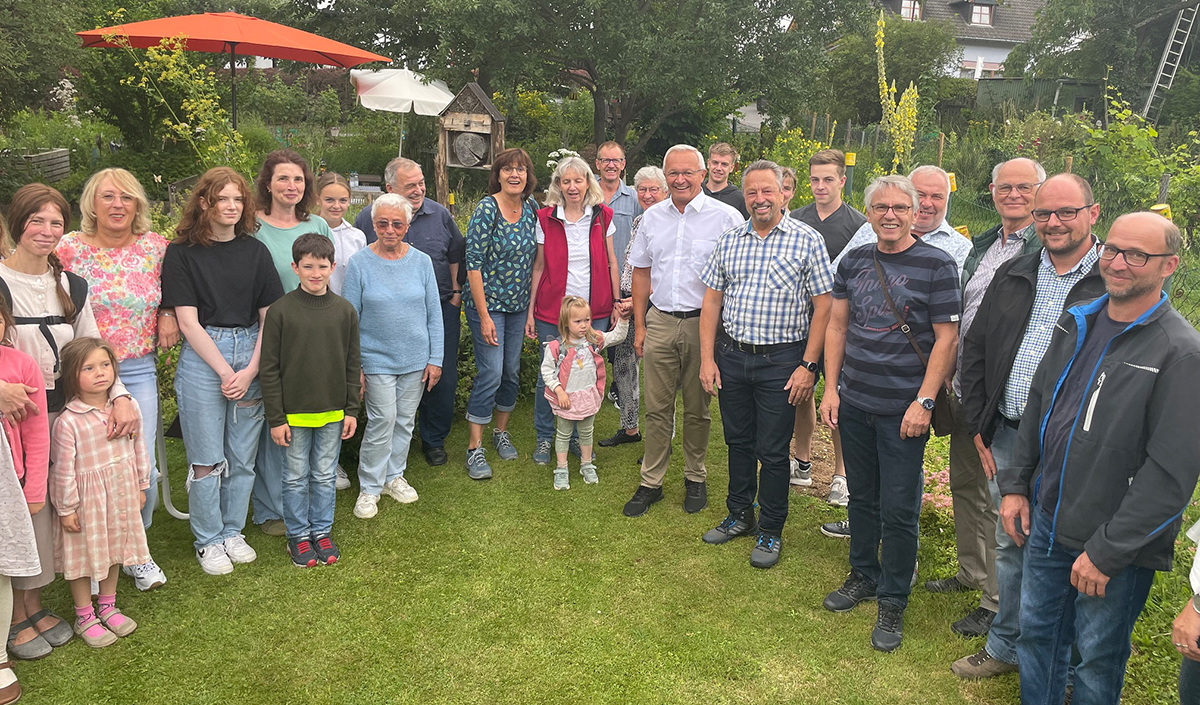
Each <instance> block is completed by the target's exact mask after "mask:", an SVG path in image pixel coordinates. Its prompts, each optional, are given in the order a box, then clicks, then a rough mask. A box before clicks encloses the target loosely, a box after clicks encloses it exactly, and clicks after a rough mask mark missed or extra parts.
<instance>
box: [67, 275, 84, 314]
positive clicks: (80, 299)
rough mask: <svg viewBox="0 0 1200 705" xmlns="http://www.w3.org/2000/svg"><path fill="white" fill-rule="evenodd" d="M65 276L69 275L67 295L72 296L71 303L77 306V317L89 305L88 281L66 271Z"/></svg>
mask: <svg viewBox="0 0 1200 705" xmlns="http://www.w3.org/2000/svg"><path fill="white" fill-rule="evenodd" d="M63 274H65V275H67V293H68V294H70V295H71V303H73V304H75V315H76V316H78V315H79V313H80V312H81V311H83V305H84V304H86V303H87V297H88V283H87V280H86V279H84V278H83V277H81V276H79V275H78V274H76V273H75V272H67V271H64V272H63Z"/></svg>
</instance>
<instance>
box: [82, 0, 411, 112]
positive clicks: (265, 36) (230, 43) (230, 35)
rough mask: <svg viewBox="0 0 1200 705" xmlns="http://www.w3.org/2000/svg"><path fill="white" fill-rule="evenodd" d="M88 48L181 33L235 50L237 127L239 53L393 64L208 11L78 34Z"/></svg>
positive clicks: (220, 50) (192, 42)
mask: <svg viewBox="0 0 1200 705" xmlns="http://www.w3.org/2000/svg"><path fill="white" fill-rule="evenodd" d="M76 34H77V35H78V36H79V38H80V39H82V40H83V46H85V47H116V46H120V44H118V43H116V42H114V41H111V40H112V39H116V40H117V42H120V41H122V40H128V42H129V46H131V47H134V48H136V49H146V48H149V47H154V46H158V44H159V42H161V41H162V40H163V39H169V38H175V37H180V38H183V39H184V42H185V43H184V48H185V49H188V50H189V51H204V52H210V53H213V54H224V53H228V54H229V70H230V81H231V85H234V88H233V91H232V92H231V97H232V103H233V105H232V108H233V109H232V115H233V127H234V128H235V129H236V128H237V88H236V84H235V83H233V82H234V81H235V79H236V78H237V64H236V63H235V59H236V57H237V55H238V54H242V55H243V56H262V57H265V58H268V59H286V60H288V61H305V62H308V63H311V64H323V65H326V66H340V67H342V68H350V67H351V66H358V65H359V64H365V63H368V62H371V61H386V62H389V63H390V62H391V59H389V58H387V57H386V56H380V55H379V54H372V53H371V52H369V51H363V50H362V49H359V48H358V47H353V46H350V45H349V44H342V43H341V42H335V41H333V40H332V39H326V38H325V37H321V36H318V35H316V34H312V33H310V32H304V31H301V30H299V29H294V28H292V27H287V26H284V25H281V24H276V23H275V22H268V21H266V20H260V19H258V18H257V17H247V16H246V15H239V14H237V13H236V12H206V13H204V14H202V15H184V16H182V17H163V18H160V19H157V20H146V21H145V22H132V23H130V24H122V25H116V26H113V27H104V28H101V29H93V30H89V31H87V32H77V33H76Z"/></svg>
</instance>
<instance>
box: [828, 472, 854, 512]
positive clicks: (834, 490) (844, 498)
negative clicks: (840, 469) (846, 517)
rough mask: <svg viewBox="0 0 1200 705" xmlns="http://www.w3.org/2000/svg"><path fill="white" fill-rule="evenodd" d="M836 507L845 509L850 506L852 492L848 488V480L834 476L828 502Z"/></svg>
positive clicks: (840, 476) (830, 485)
mask: <svg viewBox="0 0 1200 705" xmlns="http://www.w3.org/2000/svg"><path fill="white" fill-rule="evenodd" d="M826 501H828V502H829V503H830V504H832V505H833V506H835V507H845V506H848V505H849V504H850V490H849V489H847V488H846V478H845V477H844V476H842V475H834V476H833V479H832V480H830V481H829V499H828V500H826Z"/></svg>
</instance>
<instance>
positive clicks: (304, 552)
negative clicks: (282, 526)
mask: <svg viewBox="0 0 1200 705" xmlns="http://www.w3.org/2000/svg"><path fill="white" fill-rule="evenodd" d="M287 548H288V556H290V557H291V559H292V565H294V566H296V567H297V568H311V567H313V566H315V565H316V564H317V552H316V551H314V550H313V544H312V540H311V539H307V538H303V539H288V543H287Z"/></svg>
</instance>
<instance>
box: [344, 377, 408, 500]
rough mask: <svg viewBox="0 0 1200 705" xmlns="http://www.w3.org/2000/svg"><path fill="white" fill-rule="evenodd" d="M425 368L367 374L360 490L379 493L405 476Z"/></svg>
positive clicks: (360, 453) (359, 478)
mask: <svg viewBox="0 0 1200 705" xmlns="http://www.w3.org/2000/svg"><path fill="white" fill-rule="evenodd" d="M423 374H424V370H418V371H417V372H409V373H408V374H403V375H366V380H367V389H366V395H365V398H366V403H367V429H366V430H365V431H363V440H362V447H361V449H360V450H359V453H358V485H359V491H360V492H364V493H366V494H373V495H378V494H379V493H380V492H382V491H383V486H384V485H385V484H387V483H388V482H390V481H392V480H394V479H396V478H397V477H404V470H405V468H407V467H408V447H409V445H410V444H411V443H412V434H413V421H414V420H415V419H416V416H417V405H418V404H420V403H421V391H422V390H423V389H424V385H423V384H421V376H422V375H423Z"/></svg>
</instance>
